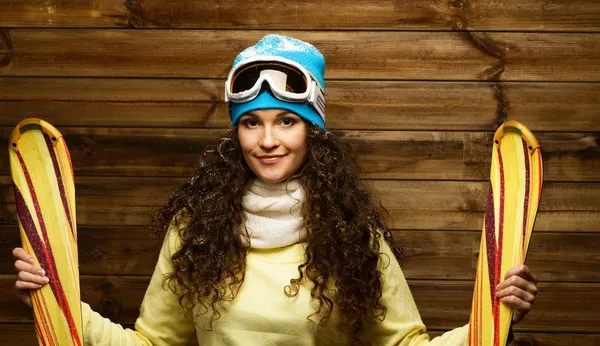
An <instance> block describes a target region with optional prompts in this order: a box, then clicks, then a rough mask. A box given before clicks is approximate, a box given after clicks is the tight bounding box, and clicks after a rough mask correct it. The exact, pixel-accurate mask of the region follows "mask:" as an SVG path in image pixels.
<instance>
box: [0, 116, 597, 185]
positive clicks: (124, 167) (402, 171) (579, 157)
mask: <svg viewBox="0 0 600 346" xmlns="http://www.w3.org/2000/svg"><path fill="white" fill-rule="evenodd" d="M11 131H12V127H0V143H7V142H8V139H9V136H10V133H11ZM60 131H61V132H62V133H63V135H65V139H66V142H67V144H68V145H69V149H70V152H71V159H72V161H73V168H74V170H75V175H76V176H82V175H83V176H87V175H103V176H173V177H177V176H179V177H183V176H189V175H190V174H192V172H193V170H194V167H195V166H196V164H197V160H198V157H199V155H200V153H201V152H202V150H203V149H204V148H205V147H206V145H208V144H211V143H215V142H216V140H217V138H218V137H219V136H220V135H221V134H222V133H223V132H224V130H220V129H219V130H213V129H170V128H169V129H146V128H144V129H137V128H136V129H133V128H69V127H62V128H60ZM333 133H334V135H336V136H337V137H338V138H341V139H342V140H344V141H347V142H349V143H350V144H351V145H352V146H353V149H352V151H353V154H354V155H356V157H357V158H358V161H359V163H360V165H361V170H362V172H361V173H362V176H363V177H365V178H373V179H428V180H440V179H441V180H487V179H489V162H490V157H491V144H492V138H493V132H436V131H416V132H415V131H334V132H333ZM536 137H537V138H538V140H539V142H540V145H541V147H542V152H543V157H544V180H545V181H590V182H592V181H600V148H599V143H600V134H599V133H554V132H552V133H549V132H546V133H544V132H542V133H537V134H536ZM0 174H4V175H6V174H9V163H8V155H7V154H0Z"/></svg>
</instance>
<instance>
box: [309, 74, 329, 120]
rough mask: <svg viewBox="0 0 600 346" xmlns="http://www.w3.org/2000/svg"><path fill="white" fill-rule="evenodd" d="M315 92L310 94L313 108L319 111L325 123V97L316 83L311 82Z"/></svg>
mask: <svg viewBox="0 0 600 346" xmlns="http://www.w3.org/2000/svg"><path fill="white" fill-rule="evenodd" d="M311 84H312V88H313V92H311V93H310V96H309V100H308V102H310V103H311V104H312V106H313V107H314V108H315V109H316V110H317V112H318V113H319V115H320V116H321V118H323V121H325V95H323V92H322V91H321V88H319V85H318V84H317V83H316V82H315V81H311Z"/></svg>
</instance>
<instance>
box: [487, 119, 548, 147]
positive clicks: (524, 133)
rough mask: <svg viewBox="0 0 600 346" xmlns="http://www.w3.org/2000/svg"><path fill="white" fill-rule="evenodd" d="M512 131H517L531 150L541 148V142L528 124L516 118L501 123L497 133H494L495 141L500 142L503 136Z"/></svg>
mask: <svg viewBox="0 0 600 346" xmlns="http://www.w3.org/2000/svg"><path fill="white" fill-rule="evenodd" d="M510 132H512V133H517V134H518V135H519V136H521V138H523V140H524V141H525V143H527V146H528V147H529V150H535V149H539V147H540V144H539V143H538V141H537V139H536V138H535V136H534V135H533V133H532V132H531V131H530V130H529V129H528V128H527V126H525V125H523V123H521V122H519V121H516V120H508V121H506V122H505V123H503V124H502V125H500V127H499V128H498V129H497V130H496V134H494V142H495V143H498V142H499V141H500V140H501V139H502V137H504V134H505V133H510Z"/></svg>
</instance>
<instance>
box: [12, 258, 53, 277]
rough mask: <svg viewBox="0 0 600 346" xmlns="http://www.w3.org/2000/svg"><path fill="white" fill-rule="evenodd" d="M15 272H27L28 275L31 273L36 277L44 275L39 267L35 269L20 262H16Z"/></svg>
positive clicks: (28, 264)
mask: <svg viewBox="0 0 600 346" xmlns="http://www.w3.org/2000/svg"><path fill="white" fill-rule="evenodd" d="M15 270H16V271H17V273H18V272H21V271H24V272H28V273H32V274H36V275H42V276H44V275H46V272H45V271H44V269H42V268H40V267H36V266H34V265H33V264H30V263H26V262H24V261H22V260H18V261H16V262H15Z"/></svg>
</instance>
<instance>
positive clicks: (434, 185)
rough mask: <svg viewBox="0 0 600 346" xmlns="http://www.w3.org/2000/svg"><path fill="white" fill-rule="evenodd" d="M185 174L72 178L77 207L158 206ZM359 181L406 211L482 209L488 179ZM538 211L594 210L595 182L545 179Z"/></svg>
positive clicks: (3, 186)
mask: <svg viewBox="0 0 600 346" xmlns="http://www.w3.org/2000/svg"><path fill="white" fill-rule="evenodd" d="M187 181H188V179H187V178H176V179H172V178H159V177H145V178H144V177H132V178H129V177H78V178H76V180H75V183H76V186H77V189H76V201H77V203H78V206H79V205H84V206H85V205H87V206H88V207H87V208H86V209H89V208H91V207H93V206H103V205H114V206H122V207H130V206H151V207H157V208H158V207H160V206H162V205H164V204H166V203H167V201H168V199H169V197H170V195H171V194H172V193H173V191H174V190H175V189H177V188H179V187H180V186H181V185H183V184H184V183H186V182H187ZM365 184H366V185H367V186H368V187H370V188H371V189H372V190H373V193H374V194H375V195H376V197H377V198H378V199H380V200H381V202H382V204H383V205H384V206H385V208H386V209H388V210H389V211H392V212H406V211H432V212H435V211H456V212H460V211H464V212H469V213H471V212H483V211H485V208H486V198H487V193H488V185H489V184H488V183H487V182H483V181H480V182H479V181H477V182H475V181H420V180H416V181H415V180H366V181H365ZM543 194H544V195H543V198H542V200H541V202H540V207H539V211H542V212H545V211H548V212H550V211H594V212H600V184H590V183H569V182H548V183H546V184H544V187H543ZM14 202H15V200H14V192H13V186H12V179H11V178H10V176H0V203H14Z"/></svg>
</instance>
